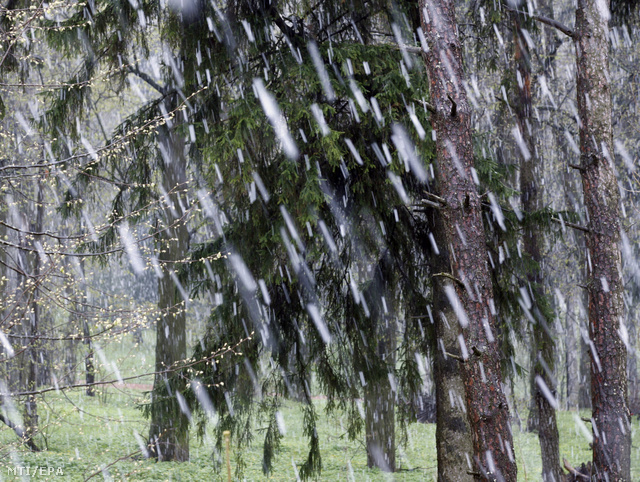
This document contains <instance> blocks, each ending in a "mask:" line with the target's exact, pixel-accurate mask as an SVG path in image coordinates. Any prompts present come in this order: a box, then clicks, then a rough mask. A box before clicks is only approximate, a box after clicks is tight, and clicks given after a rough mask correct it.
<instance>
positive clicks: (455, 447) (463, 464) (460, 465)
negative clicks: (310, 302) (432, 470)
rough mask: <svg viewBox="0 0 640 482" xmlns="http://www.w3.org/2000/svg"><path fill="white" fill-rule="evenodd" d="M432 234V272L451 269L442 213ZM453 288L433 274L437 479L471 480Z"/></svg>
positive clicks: (450, 480)
mask: <svg viewBox="0 0 640 482" xmlns="http://www.w3.org/2000/svg"><path fill="white" fill-rule="evenodd" d="M433 235H434V237H435V240H436V244H437V246H438V249H439V251H440V254H439V255H437V254H434V255H433V257H432V262H431V265H432V269H433V272H434V273H448V272H449V270H450V269H451V263H450V260H449V250H448V248H447V242H446V237H445V231H444V225H443V223H442V220H441V219H440V216H439V215H436V218H435V219H434V230H433ZM452 288H453V286H452V284H451V281H450V280H449V279H448V278H446V277H443V276H434V277H433V312H434V315H435V320H434V322H435V328H436V339H437V341H436V343H437V346H436V349H435V350H434V365H435V367H434V374H433V375H434V376H433V378H434V384H435V389H436V417H437V421H436V450H437V454H438V480H439V481H443V482H445V481H446V482H472V481H473V476H472V475H470V474H469V472H470V470H471V468H472V467H470V466H469V461H470V460H472V456H473V443H472V442H471V437H469V435H470V433H471V431H470V429H469V421H468V420H467V415H466V410H467V409H466V405H465V402H464V394H465V388H464V381H463V379H462V369H461V367H460V361H459V360H458V359H456V358H454V357H452V356H450V355H449V354H454V355H456V356H458V357H460V356H461V353H460V345H459V343H458V335H459V334H460V327H459V325H458V321H457V319H456V314H455V312H454V310H453V309H452V307H451V303H449V301H448V300H447V295H446V290H447V289H449V290H451V289H452Z"/></svg>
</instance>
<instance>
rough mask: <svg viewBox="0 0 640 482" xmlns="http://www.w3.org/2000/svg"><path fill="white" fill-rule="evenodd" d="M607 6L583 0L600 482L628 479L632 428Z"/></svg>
mask: <svg viewBox="0 0 640 482" xmlns="http://www.w3.org/2000/svg"><path fill="white" fill-rule="evenodd" d="M605 10H607V4H606V2H605V3H603V2H600V1H599V0H578V9H577V11H576V33H575V41H576V57H577V76H578V84H577V92H578V115H579V118H580V154H581V155H580V162H581V169H580V171H581V175H582V187H583V190H584V203H585V206H586V208H587V213H588V215H589V225H588V226H589V233H588V234H587V247H588V250H589V260H588V268H589V276H588V281H587V291H588V293H589V336H590V339H591V343H592V344H591V350H590V352H591V401H592V409H593V419H592V424H593V436H594V441H593V471H594V476H595V477H596V479H597V480H607V481H623V480H624V481H628V480H631V477H630V451H631V431H630V424H629V408H628V401H627V353H626V350H625V346H624V343H623V342H622V340H621V337H620V323H621V322H622V320H623V319H624V305H623V299H622V289H623V287H622V280H621V256H620V246H619V244H620V206H619V204H620V193H619V191H618V185H617V182H616V178H615V175H614V171H613V165H612V164H613V159H612V155H613V154H612V153H613V148H612V128H611V92H610V88H609V61H608V60H609V57H608V56H609V40H608V39H609V28H608V16H609V13H608V11H605Z"/></svg>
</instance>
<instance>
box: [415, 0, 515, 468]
mask: <svg viewBox="0 0 640 482" xmlns="http://www.w3.org/2000/svg"><path fill="white" fill-rule="evenodd" d="M420 7H421V9H420V10H421V14H422V28H423V30H424V34H425V37H426V39H427V42H428V45H429V50H428V52H427V53H426V54H425V60H426V65H427V71H428V74H429V81H430V90H431V102H432V107H433V109H432V110H433V113H432V126H433V129H434V131H435V133H436V134H437V142H436V151H437V161H436V165H437V176H438V183H439V186H440V190H441V192H440V195H441V197H442V198H443V199H444V201H445V204H444V206H443V207H442V209H441V212H442V216H443V221H444V224H445V232H446V241H447V244H448V245H449V246H450V248H451V265H452V270H451V273H452V274H453V276H454V277H455V278H457V279H458V280H459V281H460V282H459V283H456V286H455V293H456V296H457V298H458V299H459V300H460V304H459V305H458V303H457V302H456V301H455V298H454V302H456V310H455V311H456V315H457V316H458V318H459V322H460V324H461V325H462V327H463V330H462V334H463V338H461V339H460V342H461V346H464V350H463V354H464V355H467V356H465V358H467V359H466V361H465V362H464V363H462V364H461V365H462V367H463V375H464V385H465V396H466V402H467V414H468V417H469V423H470V427H471V433H472V440H473V449H474V468H473V471H474V473H475V474H476V475H475V477H476V479H477V480H505V481H515V480H516V472H517V469H516V464H515V459H514V452H513V441H512V434H511V427H510V425H509V407H508V405H507V400H506V397H505V395H504V393H503V390H502V377H501V371H500V350H499V347H498V343H497V339H498V332H497V330H496V326H495V319H494V309H493V287H492V282H491V276H490V272H489V266H488V259H487V247H486V244H485V236H484V228H483V223H482V217H481V216H482V213H481V204H480V197H479V195H478V192H477V189H476V185H475V183H474V180H473V179H474V172H473V171H472V169H473V146H472V139H471V124H470V121H471V117H470V109H469V104H468V102H467V96H466V92H465V89H464V87H463V84H462V82H463V80H464V78H465V75H464V70H463V66H462V55H461V47H460V42H459V39H458V36H457V29H456V20H455V9H454V4H453V2H451V1H450V0H433V1H429V2H425V1H424V0H422V1H421V2H420ZM464 351H466V354H465V353H464Z"/></svg>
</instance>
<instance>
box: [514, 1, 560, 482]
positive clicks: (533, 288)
mask: <svg viewBox="0 0 640 482" xmlns="http://www.w3.org/2000/svg"><path fill="white" fill-rule="evenodd" d="M512 16H513V22H514V38H515V62H516V69H517V72H518V74H519V75H518V82H517V84H518V87H519V96H518V101H517V102H516V103H515V106H514V107H515V113H516V119H517V121H518V130H519V131H520V132H519V135H520V136H521V138H522V141H523V142H524V146H525V148H523V149H521V151H522V152H521V154H522V160H521V162H520V202H521V203H522V210H523V212H524V213H525V214H527V215H531V214H533V213H535V212H537V211H539V210H540V208H541V206H542V186H541V185H540V183H539V182H538V178H539V177H542V176H544V163H543V162H542V160H541V159H539V158H538V156H537V152H538V151H537V148H536V145H535V142H534V137H533V128H534V119H533V115H532V114H533V107H532V99H531V58H530V53H529V48H528V46H527V40H526V38H524V35H523V32H522V28H521V24H520V22H521V18H520V14H519V13H513V14H512ZM522 241H523V244H524V251H525V253H526V254H527V255H528V256H529V257H530V258H531V260H532V261H534V262H535V267H534V268H533V270H532V271H531V272H529V273H528V274H527V281H528V286H525V287H524V288H525V289H526V290H528V291H529V292H530V293H531V294H532V299H531V307H530V308H529V310H530V313H531V315H532V318H533V320H534V323H532V325H531V328H532V330H533V340H534V343H532V350H534V356H533V357H532V358H533V360H532V361H533V364H532V372H533V373H532V375H533V383H532V395H533V398H534V400H535V409H534V411H533V418H531V417H530V420H532V421H533V425H534V426H535V428H537V430H538V440H539V441H540V449H541V455H542V479H543V480H544V481H545V482H551V481H560V480H561V479H562V477H563V471H562V467H561V466H560V442H559V438H558V425H557V422H556V412H555V410H556V408H557V391H556V380H555V377H554V371H555V370H554V369H555V358H554V352H555V342H554V339H553V332H552V330H553V328H552V325H551V323H549V321H550V320H549V318H548V313H549V307H548V303H546V301H545V293H544V287H543V285H542V268H541V266H542V253H541V251H542V249H541V246H542V243H543V240H542V237H541V235H540V232H539V229H538V228H537V227H536V226H528V227H526V228H525V230H524V232H523V236H522ZM541 385H542V386H543V387H545V386H546V387H547V388H548V389H549V391H550V392H551V394H552V396H553V397H555V398H556V400H550V399H548V398H547V397H546V396H545V395H544V394H543V392H542V391H541V389H540V386H541ZM554 402H555V403H554ZM552 404H553V405H552ZM527 428H530V427H529V420H528V421H527Z"/></svg>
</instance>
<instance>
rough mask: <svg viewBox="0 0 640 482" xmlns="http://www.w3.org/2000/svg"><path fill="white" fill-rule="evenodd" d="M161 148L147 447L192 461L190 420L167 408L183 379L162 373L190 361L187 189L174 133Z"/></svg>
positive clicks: (171, 457)
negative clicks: (162, 200)
mask: <svg viewBox="0 0 640 482" xmlns="http://www.w3.org/2000/svg"><path fill="white" fill-rule="evenodd" d="M163 133H164V138H163V139H161V140H160V142H161V144H162V146H163V148H164V149H163V157H164V166H165V168H164V182H163V188H164V190H165V192H166V193H168V194H167V196H168V199H167V201H168V206H167V207H166V208H165V210H164V211H165V215H164V222H165V226H164V228H165V229H163V230H162V232H161V234H160V235H159V245H160V255H159V257H158V259H159V261H160V264H161V265H162V267H163V276H162V278H160V279H159V280H158V309H159V311H160V313H161V317H160V319H159V320H158V322H157V326H156V372H158V374H156V376H155V379H154V383H153V396H154V402H160V403H153V404H152V412H151V427H150V430H149V443H150V444H151V445H152V450H153V452H154V453H155V455H156V456H157V457H158V460H160V461H171V460H173V461H179V462H182V461H186V460H189V420H188V419H187V417H186V415H185V414H184V413H183V412H182V411H181V410H180V409H178V410H177V411H176V410H175V409H173V410H169V409H168V407H169V406H173V407H174V408H175V407H177V406H178V404H177V403H173V402H175V397H176V393H175V392H181V391H184V389H185V387H186V385H185V381H184V380H183V379H177V378H176V377H173V378H172V379H171V380H172V383H171V384H169V383H168V378H171V376H172V373H161V372H164V371H165V370H167V369H169V368H175V367H176V365H177V364H179V363H180V362H181V361H182V360H185V359H186V357H187V339H186V337H187V334H186V313H185V310H186V306H185V300H184V299H183V297H182V295H181V293H180V290H179V288H178V286H176V278H175V274H173V271H172V270H173V269H174V267H175V262H176V261H179V260H181V259H182V258H183V257H184V256H185V254H186V253H187V250H188V245H189V232H188V230H187V226H186V224H185V222H184V219H182V217H183V216H184V212H183V209H184V207H185V203H184V201H183V197H182V193H183V191H184V189H185V188H186V175H185V165H184V163H185V159H184V152H183V149H184V144H183V142H182V141H181V139H180V138H179V136H178V134H177V133H176V132H175V131H172V130H169V129H166V130H164V131H163ZM164 390H167V392H168V393H166V395H165V394H164V393H163V395H162V396H164V397H168V398H172V400H171V403H163V402H162V401H161V400H158V398H156V397H158V396H159V393H161V392H164Z"/></svg>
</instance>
